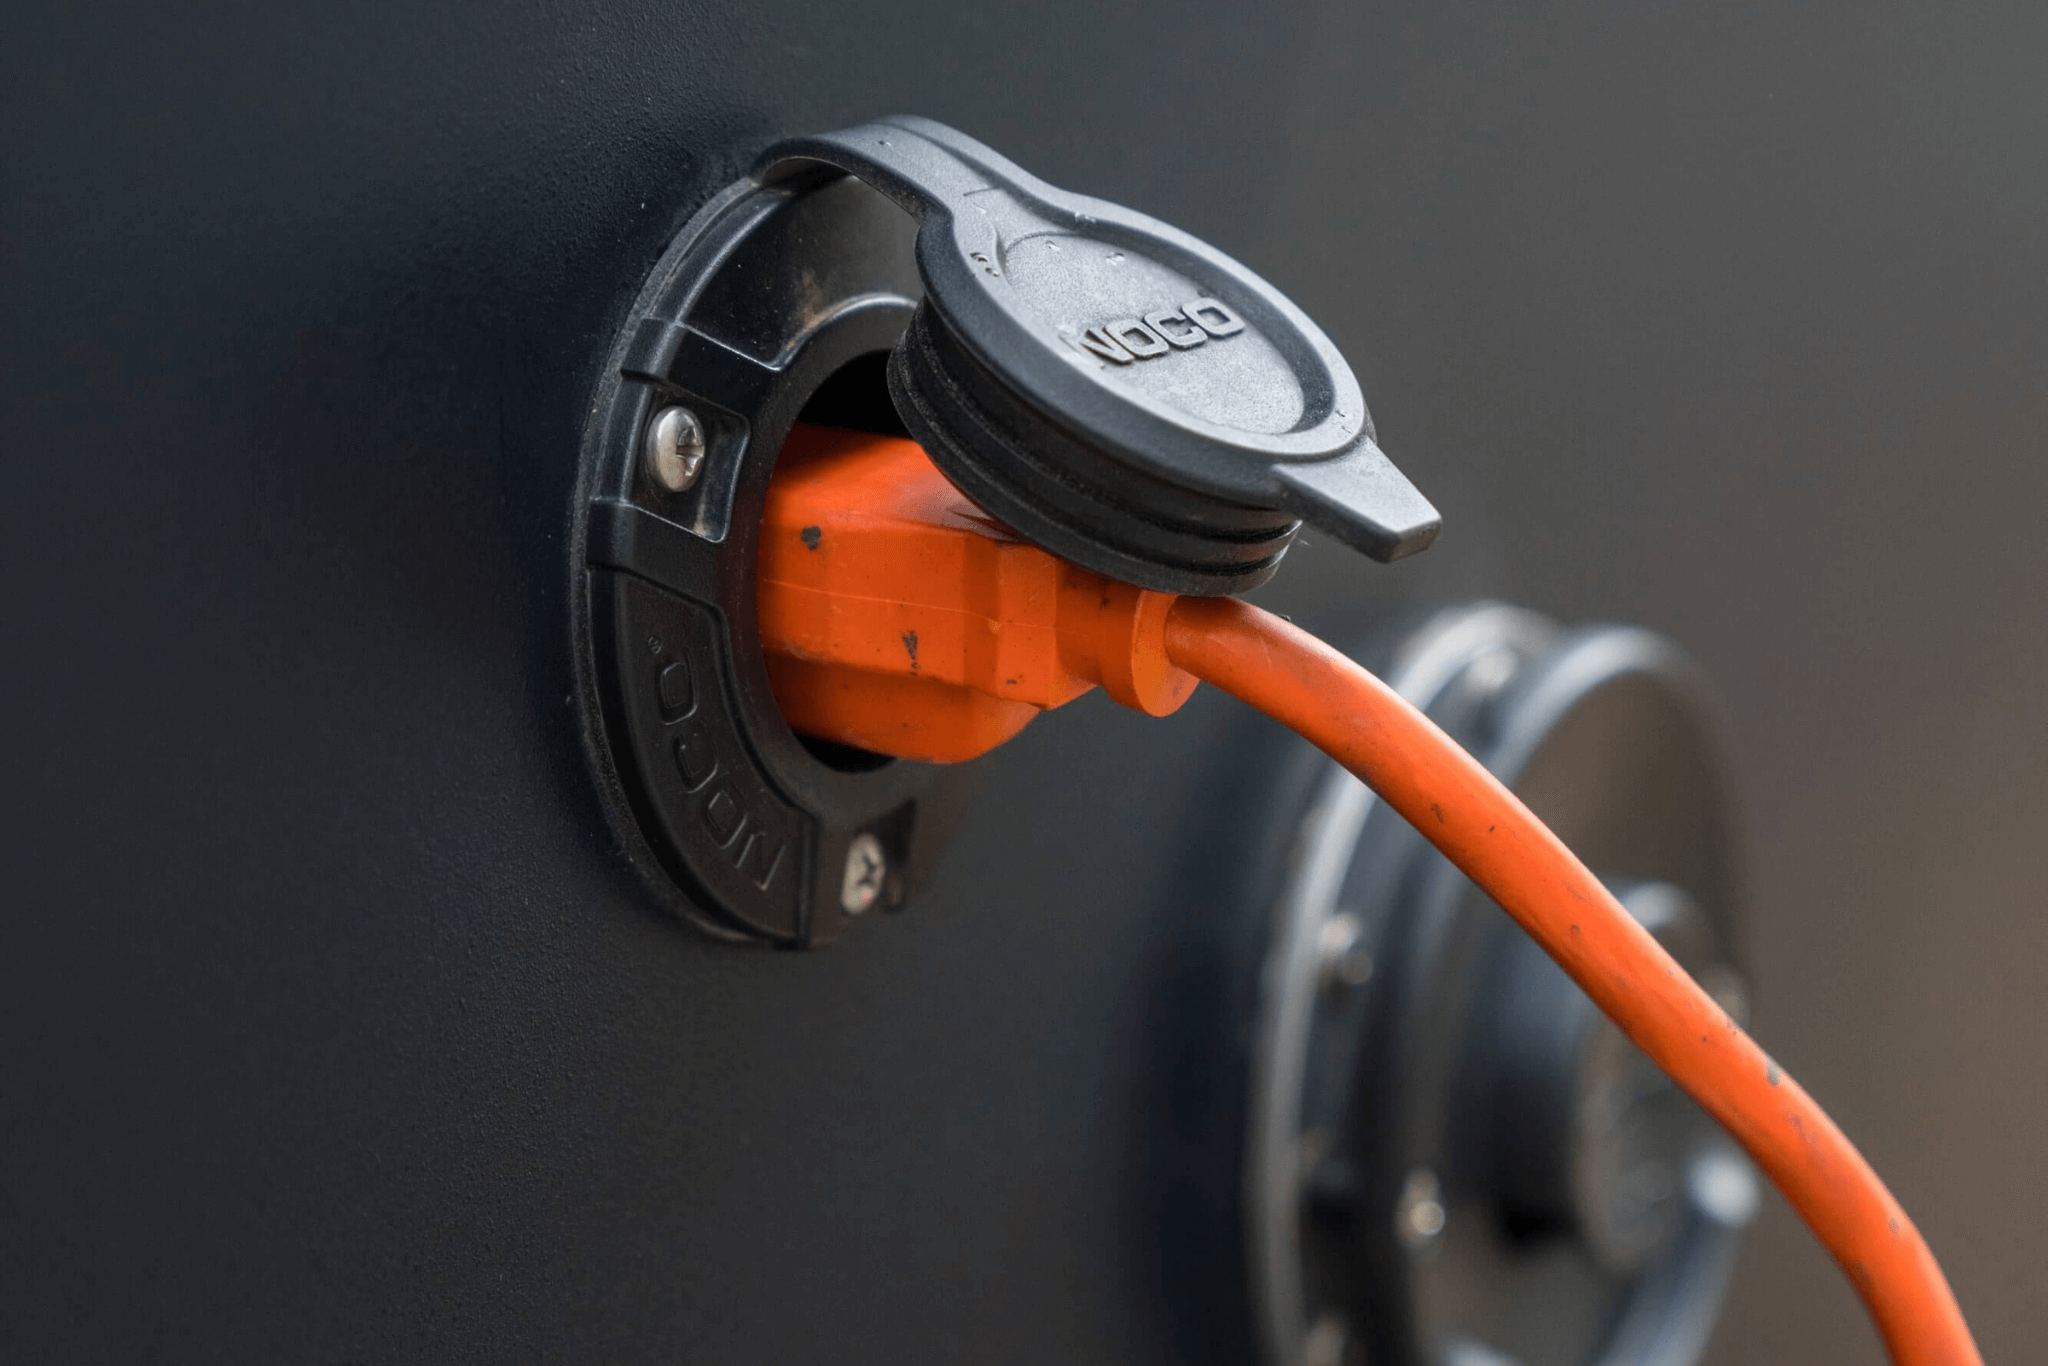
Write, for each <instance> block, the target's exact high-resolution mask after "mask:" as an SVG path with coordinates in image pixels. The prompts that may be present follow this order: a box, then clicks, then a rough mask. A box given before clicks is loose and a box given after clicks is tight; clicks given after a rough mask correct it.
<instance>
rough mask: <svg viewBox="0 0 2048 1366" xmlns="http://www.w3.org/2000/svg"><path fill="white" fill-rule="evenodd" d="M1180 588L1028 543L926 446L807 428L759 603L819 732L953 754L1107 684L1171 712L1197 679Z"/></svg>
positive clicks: (1149, 709)
mask: <svg viewBox="0 0 2048 1366" xmlns="http://www.w3.org/2000/svg"><path fill="white" fill-rule="evenodd" d="M1176 600H1177V599H1176V596H1175V595H1174V594H1172V593H1156V592H1153V591H1151V590H1149V589H1144V588H1133V587H1131V586H1130V585H1128V584H1123V583H1118V582H1116V581H1115V580H1113V579H1106V578H1104V577H1102V576H1101V575H1099V574H1094V573H1090V572H1089V571H1088V570H1085V569H1080V568H1077V567H1076V566H1074V565H1071V564H1068V563H1067V562H1066V561H1064V560H1061V559H1059V558H1057V557H1055V556H1053V555H1051V554H1048V553H1047V552H1046V551H1043V550H1040V549H1039V548H1038V547H1037V546H1034V545H1032V544H1030V543H1029V542H1026V541H1022V540H1019V539H1018V538H1017V537H1016V536H1015V535H1013V534H1012V533H1011V532H1010V531H1009V530H1008V529H1007V528H1006V527H1004V526H1003V525H1002V524H1000V523H998V522H996V521H994V520H992V519H991V518H990V517H989V516H988V514H987V513H985V512H983V511H982V510H981V509H980V508H978V507H976V506H975V505H974V504H973V503H971V502H969V501H968V500H967V498H966V496H965V495H964V494H962V493H961V492H960V491H959V490H958V489H956V488H954V487H953V485H952V484H951V483H949V482H948V481H947V479H946V477H945V476H944V475H943V474H941V473H939V471H938V468H937V467H936V466H934V465H933V464H932V462H931V459H930V457H928V456H927V455H926V454H925V453H924V451H923V450H922V449H921V448H920V447H919V446H918V445H917V443H916V442H914V441H907V440H904V439H902V438H898V437H886V436H870V435H866V434H864V433H860V432H846V431H838V430H835V429H832V428H825V427H810V426H805V425H802V424H799V425H798V426H796V427H795V428H794V429H793V430H792V431H791V432H790V435H789V439H788V440H787V441H786V442H785V443H784V444H783V448H782V454H781V456H780V457H779V458H778V460H777V463H776V467H775V477H774V479H773V480H772V481H771V482H770V483H769V485H768V499H767V507H766V509H765V511H764V513H763V516H762V528H761V552H760V561H759V564H758V565H757V566H756V570H755V610H756V614H757V616H758V617H759V619H760V631H761V647H762V649H763V650H764V651H765V652H766V655H767V661H768V678H769V681H770V683H771V684H772V685H773V686H774V688H775V700H776V702H777V703H779V704H780V705H781V707H782V714H783V716H784V717H785V718H787V719H788V721H789V724H790V727H791V728H792V729H794V730H796V731H798V732H799V733H801V734H804V735H809V736H814V737H816V738H819V739H824V740H835V741H838V742H839V743H841V744H846V745H854V746H858V747H859V748H861V749H866V750H872V751H874V752H876V753H878V754H892V755H895V756H897V757H898V758H903V759H922V760H925V761H927V762H932V763H956V762H958V761H960V760H963V759H972V758H974V757H975V756H976V755H979V754H985V753H987V752H988V751H989V750H991V749H994V748H995V747H996V746H997V745H999V744H1001V743H1002V742H1003V741H1005V740H1007V739H1009V738H1010V737H1011V736H1013V735H1015V734H1016V733H1017V732H1018V731H1020V730H1022V729H1023V728H1024V726H1025V724H1026V723H1027V722H1029V721H1030V720H1031V718H1032V717H1034V716H1036V715H1038V714H1039V713H1040V712H1041V711H1049V710H1051V709H1052V708H1054V707H1057V706H1060V705H1062V704H1064V703H1067V702H1071V701H1073V700H1074V699H1075V698H1076V697H1079V696H1080V695H1081V694H1082V693H1085V692H1087V691H1088V690H1089V689H1090V688H1092V687H1095V686H1096V685H1098V684H1100V685H1101V686H1102V688H1103V689H1104V690H1105V691H1106V692H1108V693H1109V695H1110V696H1111V697H1113V698H1115V699H1116V700H1117V701H1119V702H1121V703H1123V704H1124V705H1125V706H1127V707H1131V708H1133V709H1135V710H1137V711H1141V712H1144V713H1145V714H1147V715H1149V716H1167V715H1170V714H1171V713H1173V712H1174V711H1177V710H1178V709H1179V708H1180V705H1181V703H1183V702H1185V701H1187V699H1188V696H1189V694H1190V693H1192V692H1193V691H1194V687H1195V679H1194V676H1193V675H1191V674H1188V673H1185V672H1183V671H1182V670H1180V669H1178V668H1175V667H1174V666H1173V665H1172V664H1171V663H1170V662H1168V660H1167V657H1166V614H1167V612H1168V611H1169V610H1170V609H1171V608H1172V606H1173V604H1174V602H1175V601H1176Z"/></svg>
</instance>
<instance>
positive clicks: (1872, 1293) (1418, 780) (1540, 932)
mask: <svg viewBox="0 0 2048 1366" xmlns="http://www.w3.org/2000/svg"><path fill="white" fill-rule="evenodd" d="M1166 651H1167V655H1168V657H1169V658H1170V659H1171V660H1172V661H1173V663H1174V664H1175V665H1176V666H1178V667H1179V668H1182V669H1185V670H1187V671H1188V672H1189V673H1191V674H1193V675H1195V676H1196V677H1197V678H1201V679H1206V680H1207V681H1208V682H1210V683H1213V684H1215V685H1216V686H1217V687H1218V688H1221V689H1222V690H1223V691H1224V692H1227V693H1229V694H1230V695H1231V696H1233V697H1236V698H1238V699H1239V700H1240V701H1243V702H1245V703H1248V704H1249V705H1251V706H1253V707H1256V708H1257V709H1258V710H1260V711H1262V712H1264V713H1266V715H1268V716H1270V717H1272V718H1273V719H1274V720H1276V721H1278V722H1280V723H1281V724H1282V725H1284V726H1286V727H1287V728H1288V729H1290V730H1293V731H1295V732H1297V733H1299V734H1300V735H1302V736H1303V737H1304V738H1306V739H1308V740H1309V741H1311V742H1312V743H1314V744H1315V745H1316V747H1317V748H1319V749H1321V750H1323V751H1324V752H1325V753H1327V754H1328V755H1329V756H1330V757H1331V758H1333V759H1335V760H1336V761H1337V762H1338V763H1340V764H1342V765H1343V766H1344V767H1345V768H1347V769H1349V770H1350V771H1351V772H1352V773H1353V774H1355V775H1357V777H1358V779H1359V780H1360V781H1361V782H1363V783H1364V784H1365V785H1366V786H1367V787H1370V788H1371V789H1372V790H1373V791H1374V792H1376V793H1378V794H1379V795H1380V798H1381V800H1383V801H1385V802H1386V803H1387V805H1388V806H1390V807H1392V808H1393V809H1394V810H1395V811H1397V812H1399V813H1400V815H1401V816H1402V817H1403V818H1404V819H1406V820H1407V821H1408V823H1409V824H1411V825H1413V826H1414V827H1415V828H1416V829H1417V830H1419V831H1420V832H1421V833H1422V834H1423V836H1424V837H1425V838H1427V839H1428V840H1429V842H1430V843H1431V844H1434V845H1435V846H1436V847H1437V848H1438V849H1439V850H1441V851H1442V852H1443V855H1444V857H1445V858H1448V859H1449V860H1450V861H1451V862H1452V863H1454V864H1456V865H1457V867H1458V869H1459V870H1460V871H1461V872H1463V873H1464V874H1465V875H1466V876H1467V877H1469V878H1471V879H1472V881H1473V882H1474V883H1475V884H1477V885H1478V887H1479V888H1480V890H1482V891H1484V892H1485V893H1486V894H1487V895H1488V896H1490V897H1492V898H1493V899H1494V901H1496V902H1497V903H1499V905H1500V907H1501V909H1503V910H1505V911H1506V912H1507V913H1508V914H1509V915H1510V916H1512V917H1513V918H1514V921H1515V923H1516V924H1518V925H1520V926H1521V927H1522V928H1523V929H1524V930H1525V931H1527V932H1528V934H1529V936H1530V937H1531V938H1533V939H1534V940H1535V941H1536V942H1537V943H1538V944H1539V945H1541V946H1542V948H1543V951H1544V952H1545V953H1548V954H1549V955H1550V956H1551V957H1552V958H1553V959H1555V960H1557V963H1558V965H1559V966H1560V967H1562V968H1563V969H1564V970H1565V971H1566V972H1567V973H1569V974H1570V975H1571V979H1572V980H1573V981H1574V982H1577V983H1578V984H1579V987H1580V989H1581V990H1583V991H1584V992H1585V993H1586V995H1588V996H1589V997H1591V998H1592V999H1593V1002H1594V1004H1596V1005H1598V1006H1599V1007H1600V1009H1601V1010H1602V1011H1604V1012H1605V1013H1606V1014H1607V1016H1608V1017H1609V1018H1610V1019H1612V1020H1613V1021H1614V1022H1615V1023H1616V1024H1617V1025H1619V1026H1620V1027H1621V1030H1622V1032H1623V1033H1624V1034H1626V1035H1627V1036H1628V1037H1629V1039H1630V1040H1631V1041H1632V1042H1633V1043H1634V1044H1635V1045H1636V1046H1637V1047H1638V1048H1640V1049H1642V1050H1643V1052H1644V1053H1646V1054H1647V1055H1649V1057H1650V1059H1651V1060H1652V1061H1654V1062H1655V1063H1656V1064H1657V1065H1658V1066H1659V1067H1661V1068H1663V1069H1664V1071H1665V1072H1667V1073H1668V1074H1670V1076H1671V1078H1672V1080H1674V1081H1676V1082H1677V1083H1678V1084H1679V1085H1680V1086H1681V1087H1683V1088H1684V1089H1685V1091H1686V1092H1687V1093H1688V1094H1689V1095H1691V1096H1692V1098H1693V1099H1694V1100H1696V1101H1698V1102H1699V1103H1700V1105H1701V1106H1703V1107H1704V1108H1705V1109H1706V1110H1707V1112H1708V1113H1709V1114H1711V1115H1713V1117H1714V1118H1715V1119H1717V1120H1719V1121H1720V1122H1721V1124H1722V1126H1723V1127H1725V1128H1726V1129H1727V1130H1728V1132H1729V1133H1731V1134H1733V1135H1734V1136H1735V1138H1736V1140H1737V1141H1738V1142H1740V1143H1741V1144H1742V1146H1743V1147H1744V1148H1745V1149H1747V1150H1748V1152H1749V1154H1750V1156H1751V1157H1753V1158H1755V1159H1756V1162H1757V1165H1758V1166H1760V1167H1762V1168H1763V1169H1764V1171H1765V1172H1766V1173H1767V1174H1768V1175H1769V1176H1770V1178H1771V1180H1772V1181H1773V1182H1774V1183H1775V1184H1776V1185H1777V1187H1778V1189H1779V1190H1780V1191H1781V1192H1783V1194H1784V1196H1785V1198H1786V1199H1787V1200H1789V1201H1790V1202H1791V1204H1792V1207H1793V1208H1794V1209H1796V1210H1798V1211H1799V1215H1800V1217H1801V1218H1803V1219H1804V1220H1805V1221H1806V1223H1807V1227H1809V1228H1811V1229H1812V1230H1813V1232H1814V1235H1815V1236H1816V1237H1818V1238H1819V1239H1820V1241H1821V1244H1822V1246H1824V1247H1826V1248H1827V1250H1828V1252H1829V1253H1830V1254H1831V1255H1832V1256H1833V1257H1834V1259H1835V1261H1836V1262H1837V1263H1838V1264H1839V1265H1840V1266H1841V1268H1842V1270H1843V1271H1844V1272H1846V1273H1847V1274H1848V1277H1849V1279H1850V1281H1851V1282H1853V1283H1854V1284H1855V1286H1856V1292H1857V1293H1858V1294H1859V1295H1861V1296H1862V1297H1863V1303H1864V1304H1865V1306H1867V1307H1868V1309H1869V1310H1870V1315H1871V1317H1872V1318H1873V1319H1874V1320H1876V1322H1877V1327H1878V1331H1879V1332H1880V1333H1881V1334H1883V1336H1884V1341H1885V1345H1886V1347H1887V1348H1888V1349H1889V1351H1890V1353H1891V1358H1892V1360H1893V1361H1894V1362H1896V1363H1898V1366H1962V1363H1978V1364H1979V1366H1981V1362H1982V1358H1981V1357H1980V1356H1979V1355H1978V1353H1977V1345H1976V1343H1975V1342H1974V1341H1973V1340H1972V1339H1971V1337H1970V1330H1969V1327H1968V1325H1966V1324H1965V1323H1964V1322H1963V1316H1962V1311H1961V1310H1960V1309H1958V1308H1957V1306H1956V1298H1955V1294H1954V1292H1953V1291H1951V1290H1950V1289H1949V1284H1948V1280H1947V1278H1946V1277H1944V1276H1943V1275H1942V1274H1941V1267H1940V1266H1939V1265H1938V1264H1937V1263H1936V1262H1935V1260H1934V1254H1933V1253H1932V1252H1931V1251H1929V1249H1928V1247H1927V1244H1926V1242H1925V1240H1923V1239H1922V1238H1921V1236H1920V1231H1919V1230H1918V1229H1916V1228H1915V1227H1914V1226H1913V1221H1912V1220H1911V1219H1908V1218H1907V1217H1906V1212H1905V1211H1904V1210H1903V1209H1901V1208H1900V1207H1899V1203H1898V1201H1897V1200H1895V1199H1893V1198H1892V1193H1891V1192H1890V1191H1889V1190H1887V1189H1886V1188H1885V1184H1884V1182H1883V1181H1882V1180H1880V1179H1879V1178H1878V1175H1877V1173H1876V1172H1874V1171H1872V1170H1871V1168H1870V1164H1869V1163H1868V1162H1866V1161H1864V1160H1863V1155H1862V1154H1861V1153H1859V1152H1857V1151H1856V1147H1855V1145H1854V1144H1852V1143H1851V1142H1850V1141H1849V1139H1848V1137H1847V1136H1846V1135H1844V1134H1843V1133H1842V1131H1841V1130H1840V1129H1838V1128H1836V1127H1835V1123H1834V1121H1833V1120H1831V1119H1829V1118H1828V1117H1827V1114H1826V1113H1825V1112H1824V1111H1823V1110H1822V1109H1821V1108H1820V1106H1819V1105H1817V1104H1815V1103H1814V1100H1813V1098H1812V1097H1811V1096H1809V1095H1807V1094H1806V1092H1805V1091H1804V1090H1802V1089H1801V1088H1800V1086H1799V1083H1798V1082H1796V1081H1794V1080H1792V1078H1791V1077H1789V1076H1787V1075H1786V1074H1785V1073H1784V1072H1783V1071H1781V1070H1780V1069H1779V1068H1778V1066H1777V1064H1775V1063H1773V1062H1772V1061H1771V1060H1770V1058H1768V1057H1766V1056H1765V1054H1764V1051H1763V1050H1762V1049H1761V1048H1758V1047H1757V1045H1756V1043H1755V1041H1754V1040H1752V1039H1751V1038H1750V1037H1749V1036H1748V1035H1747V1034H1745V1033H1743V1031H1742V1029H1741V1027H1740V1026H1738V1025H1737V1024H1736V1023H1735V1021H1734V1020H1732V1019H1730V1018H1729V1016H1728V1013H1727V1012H1726V1011H1724V1010H1722V1009H1721V1007H1719V1006H1717V1005H1715V1004H1714V1001H1713V999H1712V998H1711V997H1709V996H1708V995H1707V994H1706V992H1704V991H1702V990H1701V989H1700V987H1699V985H1698V984H1697V983H1696V982H1694V981H1693V980H1692V978H1691V977H1689V976H1687V975H1686V972H1685V970H1684V969H1683V968H1681V967H1679V966H1678V964H1677V963H1676V962H1675V961H1674V960H1673V959H1672V957H1671V955H1670V954H1668V953H1666V952H1665V951H1664V948H1663V946H1662V945H1660V944H1659V943H1658V942H1657V941H1656V940H1655V939H1654V938H1652V937H1651V936H1650V934H1649V932H1648V931H1646V930H1645V929H1643V927H1642V926H1640V925H1638V924H1637V923H1636V921H1635V919H1634V917H1632V916H1630V915H1629V913H1628V912H1627V911H1626V910H1624V909H1623V908H1622V905H1621V903H1620V902H1618V901H1616V900H1615V899H1614V896H1613V895H1612V894H1611V893H1610V892H1609V891H1608V890H1607V889H1606V887H1604V886H1602V885H1601V883H1600V880H1599V879H1598V878H1596V877H1594V876H1593V875H1592V873H1590V872H1588V871H1587V869H1586V866H1585V865H1584V864H1582V863H1580V862H1579V860H1578V858H1577V857H1576V856H1575V855H1574V854H1573V853H1572V852H1571V850H1569V849H1567V848H1566V847H1565V846H1564V842H1563V841H1562V840H1560V839H1558V837H1557V836H1556V835H1554V834H1552V833H1551V832H1550V829H1549V827H1547V826H1545V825H1544V824H1543V822H1542V821H1540V820H1538V819H1537V818H1536V817H1535V815H1534V814H1533V813H1532V812H1530V810H1529V808H1528V807H1526V806H1524V805H1522V802H1521V800H1520V799H1519V798H1517V797H1516V796H1515V795H1514V793H1512V792H1510V791H1508V790H1507V788H1505V787H1503V786H1502V785H1501V783H1500V781H1499V780H1498V779H1496V778H1495V777H1494V776H1493V775H1492V774H1491V773H1489V772H1487V770H1486V769H1485V767H1484V766H1483V765H1481V764H1480V763H1479V761H1478V760H1476V759H1474V758H1473V757H1472V756H1471V755H1469V754H1467V753H1466V752H1465V751H1464V750H1463V749H1462V748H1460V747H1459V746H1458V744H1457V742H1455V741H1454V740H1452V739H1451V738H1450V737H1449V736H1448V735H1445V734H1444V733H1443V732H1442V731H1441V730H1439V729H1437V727H1436V725H1435V723H1434V722H1432V721H1431V720H1430V719H1429V718H1428V717H1426V716H1424V715H1423V714H1422V713H1421V712H1419V711H1417V710H1416V709H1415V708H1414V707H1413V706H1411V705H1410V704H1409V703H1408V701H1407V700H1406V699H1404V698H1403V697H1401V695H1400V694H1398V693H1396V692H1395V691H1394V690H1393V689H1392V688H1389V687H1388V686H1387V685H1386V684H1384V683H1382V682H1381V681H1380V680H1379V679H1377V678H1375V677H1373V675H1372V674H1370V673H1368V672H1366V670H1364V669H1362V668H1360V667H1359V666H1358V665H1356V664H1354V663H1352V662H1351V661H1350V660H1349V659H1346V658H1345V657H1344V656H1343V655H1341V654H1339V653H1338V652H1337V651H1335V650H1333V649H1331V648H1330V647H1329V646H1328V645H1325V644H1324V643H1323V642H1322V641H1320V640H1317V639H1316V638H1315V637H1314V636H1312V635H1309V634H1308V633H1307V632H1305V631H1301V630H1297V629H1296V628H1295V627H1293V626H1291V625H1289V624H1288V623H1287V622H1285V621H1282V620H1281V619H1280V618H1278V617H1275V616H1273V615H1272V614H1271V613H1269V612H1264V611H1261V610H1260V609H1258V608H1256V607H1253V606H1251V605H1250V604H1248V603H1243V602H1238V601H1235V600H1232V599H1225V598H1182V599H1180V600H1179V601H1178V602H1176V603H1175V604H1174V606H1173V609H1172V611H1171V612H1170V613H1169V614H1168V615H1167V619H1166Z"/></svg>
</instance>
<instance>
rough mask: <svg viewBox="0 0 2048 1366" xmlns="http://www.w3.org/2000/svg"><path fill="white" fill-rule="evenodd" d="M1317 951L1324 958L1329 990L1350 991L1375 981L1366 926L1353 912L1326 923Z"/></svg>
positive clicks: (1323, 970) (1332, 918) (1339, 915)
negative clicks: (1366, 936) (1373, 979)
mask: <svg viewBox="0 0 2048 1366" xmlns="http://www.w3.org/2000/svg"><path fill="white" fill-rule="evenodd" d="M1316 951H1317V953H1318V954H1320V955H1321V958H1322V963H1321V970H1322V980H1323V986H1324V987H1325V988H1327V989H1329V990H1331V991H1339V992H1341V991H1350V990H1353V989H1355V988H1357V987H1362V986H1364V985H1365V984H1366V983H1367V982H1369V981H1371V980H1372V966H1373V965H1372V949H1371V947H1370V946H1369V945H1368V944H1367V943H1366V940H1365V926H1364V925H1363V924H1362V923H1360V921H1359V919H1358V917H1357V916H1355V915H1353V914H1351V913H1350V912H1349V911H1344V912H1340V913H1339V914H1337V915H1333V916H1331V917H1330V918H1329V919H1328V920H1326V921H1324V922H1323V931H1322V934H1321V935H1320V936H1319V938H1318V940H1317V943H1316Z"/></svg>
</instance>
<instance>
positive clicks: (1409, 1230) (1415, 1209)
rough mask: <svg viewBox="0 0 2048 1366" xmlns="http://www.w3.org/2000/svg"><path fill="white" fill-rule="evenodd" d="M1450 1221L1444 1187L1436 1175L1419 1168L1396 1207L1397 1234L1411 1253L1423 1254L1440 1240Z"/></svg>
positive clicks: (1408, 1181)
mask: <svg viewBox="0 0 2048 1366" xmlns="http://www.w3.org/2000/svg"><path fill="white" fill-rule="evenodd" d="M1446 1222H1448V1220H1447V1219H1446V1216H1445V1214H1444V1206H1443V1195H1442V1188H1441V1187H1440V1186H1439V1185H1438V1184H1437V1179H1436V1173H1435V1172H1433V1171H1431V1170H1430V1169H1429V1168H1427V1167H1417V1168H1416V1169H1415V1170H1414V1171H1412V1172H1409V1173H1408V1180H1407V1181H1406V1182H1404V1183H1403V1184H1402V1187H1401V1198H1400V1199H1399V1200H1397V1201H1396V1202H1395V1204H1394V1233H1395V1234H1396V1236H1398V1237H1399V1238H1400V1240H1401V1241H1402V1242H1403V1243H1405V1244H1407V1246H1408V1250H1409V1251H1411V1252H1419V1251H1421V1250H1422V1249H1423V1248H1425V1247H1428V1246H1429V1245H1430V1244H1431V1243H1433V1242H1435V1241H1436V1240H1437V1237H1438V1236H1439V1235H1440V1234H1442V1233H1443V1231H1444V1224H1445V1223H1446Z"/></svg>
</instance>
